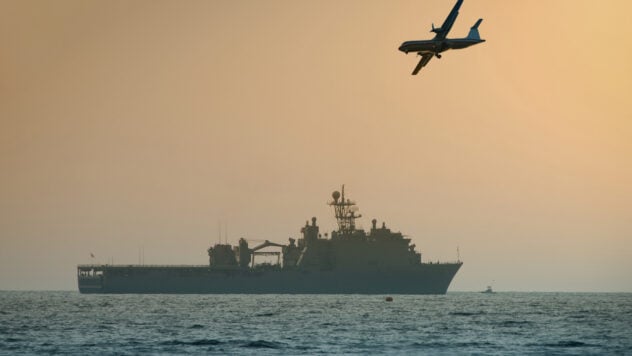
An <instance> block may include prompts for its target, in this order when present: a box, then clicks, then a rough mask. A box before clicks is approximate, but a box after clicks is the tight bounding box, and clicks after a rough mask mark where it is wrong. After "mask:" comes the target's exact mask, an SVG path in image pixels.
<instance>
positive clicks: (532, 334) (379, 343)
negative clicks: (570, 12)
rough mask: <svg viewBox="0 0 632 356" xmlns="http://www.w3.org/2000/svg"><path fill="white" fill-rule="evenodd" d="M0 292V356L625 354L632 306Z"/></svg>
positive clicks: (594, 297) (525, 298)
mask: <svg viewBox="0 0 632 356" xmlns="http://www.w3.org/2000/svg"><path fill="white" fill-rule="evenodd" d="M384 297H385V296H380V295H368V296H367V295H82V294H79V293H78V292H0V353H1V354H32V353H69V354H116V355H120V354H130V355H133V354H143V353H147V354H161V353H162V354H184V353H205V354H208V353H211V354H213V353H216V354H233V353H234V354H258V355H259V354H318V353H347V354H349V353H357V354H369V353H371V354H375V353H386V354H419V353H425V354H446V355H449V354H503V355H506V354H604V353H607V354H613V353H619V354H626V353H632V294H630V293H621V294H598V293H596V294H593V293H577V294H575V293H496V294H481V293H448V294H447V295H443V296H411V295H393V298H394V301H393V302H385V301H384Z"/></svg>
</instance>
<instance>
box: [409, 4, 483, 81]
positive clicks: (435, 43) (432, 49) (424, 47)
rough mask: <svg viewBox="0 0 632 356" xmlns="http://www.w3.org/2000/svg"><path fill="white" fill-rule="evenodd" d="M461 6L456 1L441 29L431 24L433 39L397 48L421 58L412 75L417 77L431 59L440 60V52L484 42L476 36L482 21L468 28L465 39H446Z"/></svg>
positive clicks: (410, 42)
mask: <svg viewBox="0 0 632 356" xmlns="http://www.w3.org/2000/svg"><path fill="white" fill-rule="evenodd" d="M462 4H463V0H458V1H457V2H456V4H455V5H454V7H453V8H452V11H450V14H449V15H448V17H447V18H446V19H445V21H444V22H443V25H441V27H438V28H435V27H434V23H433V24H432V30H430V32H434V33H436V35H435V37H434V38H433V39H431V40H422V41H406V42H404V43H402V45H401V46H399V50H400V51H402V52H404V53H406V54H408V52H417V54H418V55H420V56H421V60H420V61H419V63H418V64H417V66H416V67H415V69H414V70H413V73H412V74H413V75H417V73H419V71H420V70H421V68H423V67H425V66H426V64H428V62H430V60H431V59H432V57H434V56H437V58H441V52H445V51H447V50H449V49H461V48H466V47H469V46H473V45H475V44H479V43H481V42H485V40H482V39H481V37H480V35H479V34H478V25H480V24H481V22H482V21H483V19H478V21H476V23H475V24H474V26H472V28H470V33H469V34H468V35H467V37H465V38H446V36H447V35H448V32H450V29H452V25H453V24H454V21H455V20H456V17H457V16H459V8H460V7H461V5H462Z"/></svg>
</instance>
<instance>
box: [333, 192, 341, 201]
mask: <svg viewBox="0 0 632 356" xmlns="http://www.w3.org/2000/svg"><path fill="white" fill-rule="evenodd" d="M331 197H332V198H334V201H338V199H339V198H340V192H339V191H337V190H336V191H334V192H333V193H331Z"/></svg>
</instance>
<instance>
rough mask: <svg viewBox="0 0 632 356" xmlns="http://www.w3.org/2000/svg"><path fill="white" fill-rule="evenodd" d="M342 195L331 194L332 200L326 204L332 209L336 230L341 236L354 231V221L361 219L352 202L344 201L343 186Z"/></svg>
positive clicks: (336, 192) (343, 188)
mask: <svg viewBox="0 0 632 356" xmlns="http://www.w3.org/2000/svg"><path fill="white" fill-rule="evenodd" d="M341 191H342V193H341V192H339V191H335V192H333V193H332V194H331V197H332V198H333V199H334V200H333V201H330V202H329V203H328V204H329V205H331V206H333V207H334V212H335V214H336V220H337V222H338V230H339V231H340V232H341V233H343V234H350V233H352V232H353V231H354V230H355V220H356V219H357V218H360V217H362V215H361V214H356V213H357V212H358V207H357V206H356V203H355V202H354V201H351V200H349V199H345V186H344V184H343V185H342V189H341Z"/></svg>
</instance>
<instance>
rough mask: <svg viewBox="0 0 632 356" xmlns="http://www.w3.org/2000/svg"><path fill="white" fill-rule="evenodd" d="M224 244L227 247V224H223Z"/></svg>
mask: <svg viewBox="0 0 632 356" xmlns="http://www.w3.org/2000/svg"><path fill="white" fill-rule="evenodd" d="M224 242H225V243H226V245H228V223H224Z"/></svg>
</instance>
